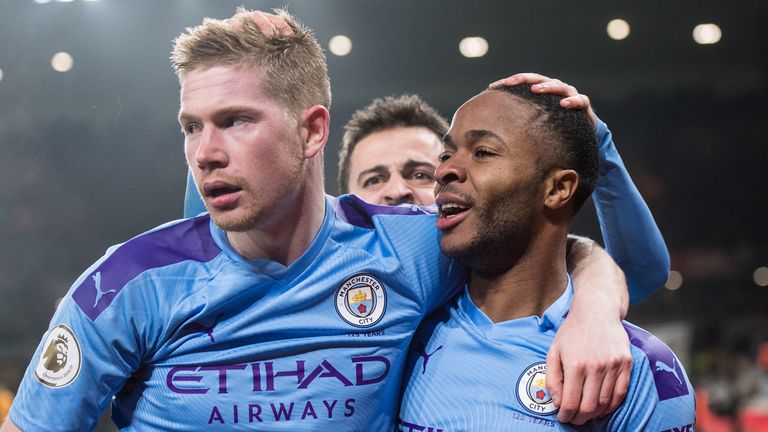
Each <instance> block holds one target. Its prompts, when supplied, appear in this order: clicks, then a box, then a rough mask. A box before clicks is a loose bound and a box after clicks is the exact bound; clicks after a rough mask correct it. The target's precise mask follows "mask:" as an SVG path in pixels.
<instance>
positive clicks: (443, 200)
mask: <svg viewBox="0 0 768 432" xmlns="http://www.w3.org/2000/svg"><path fill="white" fill-rule="evenodd" d="M437 209H438V218H437V228H438V229H440V230H443V231H445V230H448V229H452V228H454V227H455V226H456V225H458V224H459V223H460V222H461V221H463V220H464V219H465V218H466V217H467V215H468V214H469V213H470V212H471V210H472V205H471V204H470V203H468V202H467V201H465V200H463V199H461V198H459V197H458V196H455V195H448V194H440V195H438V197H437Z"/></svg>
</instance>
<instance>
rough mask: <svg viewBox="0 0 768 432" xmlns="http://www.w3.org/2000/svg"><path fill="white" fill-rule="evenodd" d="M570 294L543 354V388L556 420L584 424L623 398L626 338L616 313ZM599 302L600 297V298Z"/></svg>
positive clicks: (628, 356) (627, 372)
mask: <svg viewBox="0 0 768 432" xmlns="http://www.w3.org/2000/svg"><path fill="white" fill-rule="evenodd" d="M580 300H581V299H579V298H577V297H574V300H573V303H572V304H571V311H570V313H569V315H568V318H566V320H565V322H563V324H562V325H561V326H560V329H559V330H558V332H557V335H555V339H554V341H553V342H552V346H551V347H550V349H549V352H548V353H547V390H548V391H549V394H550V395H552V398H553V401H554V403H555V406H558V407H559V408H560V412H559V413H558V414H557V420H558V421H560V422H563V423H573V424H576V425H582V424H584V423H585V422H586V421H588V420H591V419H594V418H597V417H601V416H603V415H606V414H610V413H612V412H613V411H615V410H616V408H618V407H619V405H621V403H622V402H623V401H624V397H625V396H626V395H627V388H628V387H629V378H630V374H631V372H632V356H631V354H630V351H629V338H628V336H627V333H626V331H625V330H624V327H623V326H622V325H621V321H619V317H618V314H616V313H610V312H607V311H609V310H610V309H607V310H606V309H601V306H600V304H594V303H593V302H592V300H594V299H590V301H584V302H581V301H580ZM598 303H599V301H598Z"/></svg>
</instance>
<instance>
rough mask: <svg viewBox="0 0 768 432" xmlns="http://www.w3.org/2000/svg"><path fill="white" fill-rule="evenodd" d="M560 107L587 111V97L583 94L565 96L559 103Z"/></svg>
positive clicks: (588, 104)
mask: <svg viewBox="0 0 768 432" xmlns="http://www.w3.org/2000/svg"><path fill="white" fill-rule="evenodd" d="M574 90H575V89H574ZM560 106H561V107H563V108H573V109H587V108H589V107H590V102H589V96H587V95H583V94H576V95H573V96H567V97H565V98H563V100H561V101H560Z"/></svg>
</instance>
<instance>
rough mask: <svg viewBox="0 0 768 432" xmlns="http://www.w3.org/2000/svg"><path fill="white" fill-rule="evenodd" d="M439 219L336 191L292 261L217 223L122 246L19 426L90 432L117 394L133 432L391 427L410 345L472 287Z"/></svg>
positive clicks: (61, 329)
mask: <svg viewBox="0 0 768 432" xmlns="http://www.w3.org/2000/svg"><path fill="white" fill-rule="evenodd" d="M381 212H386V213H388V214H382V213H381ZM434 224H435V218H434V215H430V214H425V213H424V212H423V211H422V210H421V209H419V208H417V207H413V208H410V207H406V208H402V207H399V208H391V207H372V206H369V205H367V204H365V203H364V202H362V201H360V200H359V199H357V198H356V197H352V196H346V197H342V198H338V199H336V198H330V197H329V198H327V205H326V212H325V218H324V221H323V224H322V227H321V229H320V231H319V232H318V234H317V236H316V238H315V239H314V241H313V242H312V244H311V246H310V247H309V249H308V250H307V251H306V252H305V253H304V254H303V255H302V256H301V257H300V258H299V259H298V260H297V261H296V262H294V263H292V264H291V265H289V266H287V267H285V266H283V265H281V264H278V263H276V262H273V261H268V260H253V261H248V260H245V259H244V258H242V257H241V256H240V255H239V254H237V253H236V252H235V251H234V250H233V249H232V247H231V246H230V245H229V244H228V242H227V238H226V235H225V233H224V232H222V231H221V230H220V229H218V228H217V227H216V226H215V225H214V224H213V223H212V222H211V220H210V218H209V216H207V215H203V216H199V217H196V218H192V219H188V220H183V221H177V222H173V223H169V224H166V225H163V226H161V227H159V228H156V229H154V230H152V231H150V232H148V233H145V234H142V235H140V236H137V237H135V238H133V239H131V240H129V241H128V242H126V243H124V244H121V245H118V246H115V247H112V248H110V249H109V250H108V252H107V254H106V255H105V256H104V257H103V258H102V259H100V260H99V261H98V262H97V263H95V264H94V265H93V266H92V267H91V268H89V269H88V270H87V271H86V272H85V273H84V274H83V275H82V276H81V277H80V278H79V279H78V280H77V281H76V282H75V284H74V286H73V287H72V288H71V290H70V291H69V293H68V294H67V296H66V297H65V299H64V300H63V301H62V303H61V304H60V306H59V308H58V310H57V311H56V313H55V315H54V317H53V319H52V321H51V325H50V330H49V331H48V332H47V333H46V334H45V335H44V337H43V340H42V341H41V343H40V345H39V347H38V349H37V351H36V353H35V355H34V357H33V361H32V363H31V364H30V366H29V367H28V369H27V371H26V374H25V376H24V379H23V382H22V384H21V386H20V388H19V391H18V395H17V398H16V400H15V402H14V404H13V408H12V410H11V413H10V418H11V419H12V420H13V422H14V423H15V424H16V425H17V426H18V427H20V428H21V429H22V430H24V431H25V432H34V431H52V430H55V431H81V430H89V429H91V428H93V427H94V425H95V424H96V422H97V420H98V418H99V416H100V414H101V413H102V412H103V411H104V409H105V408H106V407H107V404H108V403H109V402H110V400H111V399H112V396H113V395H114V401H113V404H112V408H113V419H114V421H115V423H116V424H117V425H118V426H119V427H120V428H122V429H124V430H137V431H149V430H151V431H155V430H173V431H205V430H270V431H272V430H291V431H306V430H328V431H331V430H332V431H361V430H373V431H384V430H391V429H392V427H393V425H394V419H395V416H396V412H397V401H398V400H399V395H400V387H401V383H402V375H403V367H404V364H405V361H406V358H407V350H408V346H409V343H410V341H411V337H412V335H413V333H414V332H415V330H416V328H417V326H418V324H419V322H420V321H421V320H422V318H423V316H424V315H425V314H426V313H427V312H429V311H431V310H434V309H435V308H436V307H437V306H438V305H439V304H441V303H442V302H444V301H445V299H447V298H448V297H449V296H451V295H455V294H456V293H457V292H459V291H460V289H461V286H462V285H463V283H464V280H465V278H466V275H465V270H464V268H463V266H459V265H455V264H453V263H452V262H451V261H449V260H448V259H447V258H445V257H444V256H442V255H441V254H440V253H439V248H438V233H437V231H436V230H435V228H434ZM40 413H46V414H45V415H40Z"/></svg>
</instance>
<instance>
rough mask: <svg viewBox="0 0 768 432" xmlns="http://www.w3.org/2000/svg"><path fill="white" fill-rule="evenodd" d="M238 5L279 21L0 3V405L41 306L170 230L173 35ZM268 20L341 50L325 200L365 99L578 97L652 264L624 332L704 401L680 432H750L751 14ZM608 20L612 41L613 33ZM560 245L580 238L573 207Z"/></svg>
mask: <svg viewBox="0 0 768 432" xmlns="http://www.w3.org/2000/svg"><path fill="white" fill-rule="evenodd" d="M240 4H245V6H247V7H249V8H258V9H270V8H273V7H280V6H286V3H285V2H274V1H228V0H217V1H213V0H209V1H204V0H165V1H149V0H131V1H129V0H91V1H86V0H71V1H45V0H1V1H0V225H1V226H2V227H3V228H2V230H0V244H2V246H3V247H2V248H0V340H1V341H2V344H1V345H0V388H2V387H3V386H4V387H6V389H8V390H10V391H11V392H12V391H14V390H15V388H16V386H17V385H18V382H19V380H20V379H21V376H22V374H23V371H24V368H25V367H26V364H27V363H28V362H29V359H30V356H31V355H32V353H33V351H34V349H35V346H36V345H37V343H38V342H39V339H40V337H41V335H42V334H43V332H44V331H45V329H46V328H47V325H48V321H49V319H50V317H51V314H52V313H53V310H54V303H55V301H56V300H57V299H58V298H59V297H61V296H62V295H64V293H65V292H66V291H67V289H68V288H69V285H70V284H71V283H72V282H73V281H74V280H75V278H76V277H77V276H78V275H79V274H80V272H82V271H83V270H84V269H85V268H86V267H87V266H89V265H90V264H91V263H92V262H93V261H95V260H96V259H97V258H98V257H99V256H101V255H102V253H103V252H104V251H105V249H106V248H107V247H108V246H109V245H112V244H115V243H118V242H121V241H124V240H126V239H128V238H130V237H131V236H133V235H136V234H137V233H140V232H142V231H145V230H147V229H149V228H151V227H154V226H155V225H158V224H160V223H162V222H164V221H167V220H170V219H175V218H179V217H180V216H181V214H182V205H183V193H184V184H185V173H186V167H185V163H184V158H183V153H182V144H183V140H182V136H181V134H180V133H179V126H178V124H177V123H176V119H175V117H176V111H177V109H178V93H177V92H178V84H177V81H176V78H175V76H174V75H173V72H172V70H171V68H170V65H169V61H168V56H169V51H170V48H171V41H172V40H173V38H174V37H175V36H176V35H177V34H179V33H180V32H181V31H182V30H183V29H184V28H185V27H187V26H192V25H197V24H199V23H200V22H201V20H202V18H203V17H204V16H212V17H217V18H225V17H229V16H230V15H232V13H233V12H234V10H235V8H236V7H237V6H238V5H240ZM287 7H288V9H289V11H290V12H292V13H293V14H295V15H297V16H298V17H299V18H301V19H302V20H303V21H304V22H305V23H306V24H307V25H309V26H310V27H312V28H314V29H315V31H316V35H317V37H318V40H319V41H320V42H321V44H323V46H324V48H326V49H329V46H328V44H329V41H330V40H331V38H332V37H334V36H336V35H346V36H348V37H349V38H350V39H351V41H352V49H351V52H349V53H348V54H347V55H344V56H338V55H334V54H332V53H331V52H330V51H329V52H328V63H329V67H330V73H331V80H332V84H333V98H334V99H333V106H332V109H331V113H332V133H331V138H330V140H329V144H328V147H327V150H326V171H327V179H326V184H327V188H328V190H329V192H330V193H335V192H336V191H337V186H336V163H337V157H336V153H337V151H338V147H339V145H338V144H339V142H340V139H341V132H342V126H343V124H344V123H345V122H346V120H347V119H348V118H349V116H350V115H351V113H352V112H353V111H354V110H355V109H358V108H360V107H362V106H364V105H366V104H367V103H368V102H369V101H370V100H371V99H372V98H374V97H380V96H385V95H392V94H401V93H404V92H411V93H417V94H419V95H421V96H423V97H424V99H426V100H427V101H428V102H429V103H431V104H432V105H434V106H435V107H436V108H438V110H439V111H440V112H441V113H442V114H444V115H445V116H447V117H450V116H451V115H452V113H453V111H454V110H455V109H456V108H457V107H458V106H459V105H460V104H461V103H462V102H463V101H465V100H466V99H468V98H469V97H471V96H472V95H474V94H475V93H477V92H478V91H480V90H481V89H482V88H483V87H484V86H486V85H487V84H488V83H489V82H491V81H493V80H495V79H498V78H501V77H504V76H507V75H510V74H512V73H514V72H520V71H535V72H541V73H543V74H546V75H549V76H554V77H558V78H561V79H562V80H564V81H566V82H568V83H571V84H573V85H575V86H576V87H577V88H578V89H579V90H580V91H581V92H582V93H586V94H588V95H589V96H590V97H591V99H592V103H593V105H594V107H595V109H596V111H597V113H598V115H599V116H600V117H601V118H602V119H603V120H604V121H606V123H608V125H609V127H610V128H611V130H612V131H613V133H614V138H615V140H616V143H617V146H618V148H619V151H620V152H621V154H622V156H623V158H624V160H625V162H626V164H627V166H628V168H629V170H630V173H631V174H632V176H633V178H634V180H635V182H636V183H637V184H638V186H639V188H640V190H641V192H642V193H643V195H644V197H645V198H646V200H647V202H648V204H649V205H650V207H651V209H652V211H653V212H654V214H655V216H656V220H657V222H658V224H659V226H660V227H661V230H662V232H663V233H664V235H665V238H666V240H667V244H668V246H669V249H670V252H671V255H672V269H673V273H672V277H671V278H670V281H668V283H667V286H666V288H665V289H661V290H660V291H659V292H658V293H657V294H655V295H654V296H653V297H652V298H651V299H649V300H646V301H645V302H643V303H640V304H637V305H633V306H632V309H631V311H630V316H629V319H630V320H632V321H634V322H636V323H638V324H640V325H643V326H645V327H647V328H649V329H651V330H652V331H654V332H656V333H657V334H658V335H659V336H661V337H662V339H665V340H666V341H667V342H668V343H669V344H670V345H672V346H673V347H674V348H675V349H676V351H677V352H678V354H679V355H680V357H681V358H682V359H683V362H684V364H685V365H686V367H687V370H688V373H689V375H690V376H691V378H692V379H693V381H694V384H695V385H696V386H697V388H699V389H701V390H702V391H703V392H706V391H707V390H708V392H707V393H706V394H705V395H704V396H706V398H708V399H709V401H710V403H704V404H703V403H702V399H700V400H699V405H700V408H701V405H702V404H703V405H704V406H708V407H711V408H712V410H711V411H712V412H706V413H703V414H700V416H699V421H700V423H701V424H700V426H699V429H700V430H710V431H714V430H724V431H725V430H737V427H738V424H739V422H741V423H740V424H741V429H742V430H759V429H756V427H757V426H750V424H749V423H745V421H746V422H749V421H751V420H750V419H746V420H744V417H745V414H744V413H745V412H747V411H748V410H753V411H754V410H756V411H757V412H760V411H761V410H762V409H763V408H765V411H766V412H768V401H766V400H764V399H762V396H761V392H764V391H765V390H766V388H768V382H766V381H768V380H767V379H766V375H765V370H766V369H768V350H767V351H765V353H764V355H765V357H766V358H765V359H763V360H762V362H763V363H764V364H762V367H763V368H764V369H761V362H760V361H759V360H758V358H759V355H758V354H759V353H760V352H761V351H760V350H761V348H763V349H764V348H765V345H764V344H765V341H766V338H767V337H768V287H767V285H768V182H767V181H766V177H767V176H766V174H765V170H766V167H767V166H768V139H767V138H766V136H768V97H766V96H768V86H767V82H768V81H767V79H768V30H766V24H765V23H766V22H767V21H768V3H766V2H765V1H758V0H753V1H750V0H742V1H730V2H723V1H712V0H706V1H698V2H669V1H660V0H650V1H645V2H633V1H629V0H621V1H570V0H546V1H540V2H521V1H511V0H496V1H484V2H478V1H473V2H468V1H457V0H430V1H405V0H360V1H352V0H323V1H319V0H294V1H292V2H290V3H287ZM614 19H622V20H624V21H625V22H626V23H627V24H628V26H629V34H628V36H627V37H626V38H624V39H620V40H616V39H613V38H612V37H611V36H609V34H608V31H607V28H608V24H609V22H611V21H612V20H614ZM699 24H715V25H716V27H705V28H704V30H700V34H698V33H697V34H698V35H699V36H702V37H704V40H703V41H704V42H710V43H704V44H701V43H698V42H697V41H695V40H694V28H696V26H697V25H699ZM613 25H614V26H616V29H614V30H619V33H621V30H622V27H623V26H622V25H621V23H618V24H616V23H614V24H613ZM624 27H626V26H624ZM624 30H625V31H624V33H626V28H625V29H624ZM718 32H719V35H718ZM467 36H480V37H482V38H484V39H485V41H486V42H487V43H488V51H487V53H486V54H485V55H484V56H482V57H476V58H468V57H465V56H463V55H462V54H461V53H460V52H459V44H460V41H461V40H462V39H463V38H464V37H467ZM619 36H621V35H619ZM614 37H618V36H616V35H614ZM711 42H715V43H711ZM57 53H67V54H68V55H69V56H70V58H71V65H70V67H67V66H68V63H69V62H68V61H67V60H68V58H67V55H65V54H59V55H58V56H56V61H53V60H52V59H53V58H54V56H55V55H56V54H57ZM53 63H55V65H54V64H53ZM55 69H59V70H65V71H61V72H60V71H57V70H55ZM574 232H576V233H580V234H584V235H588V236H591V237H593V238H596V239H599V238H600V234H599V230H598V228H597V224H596V222H595V216H594V211H593V210H591V209H588V210H587V211H584V212H583V214H582V215H581V216H580V218H579V220H578V221H577V223H576V226H575V227H574ZM751 373H756V375H749V374H751ZM745 377H748V378H745ZM755 377H756V378H755ZM742 381H745V382H746V384H743V385H742V384H739V383H741V382H742ZM755 383H756V385H750V384H755ZM761 386H762V387H761ZM742 387H745V388H746V389H745V388H742ZM753 387H756V389H755V388H753ZM763 395H764V394H763ZM755 406H756V407H757V408H754V407H755ZM710 415H712V416H715V415H717V416H718V417H712V419H711V420H710V417H709V416H710ZM703 416H704V417H703ZM708 421H709V422H710V423H706V422H708ZM718 422H720V423H718ZM757 424H758V425H761V424H760V423H757ZM745 425H746V426H745ZM103 427H104V428H106V429H105V430H108V429H109V426H103ZM717 427H720V428H722V429H717ZM760 427H766V428H768V425H766V426H760ZM729 428H730V429H729Z"/></svg>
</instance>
